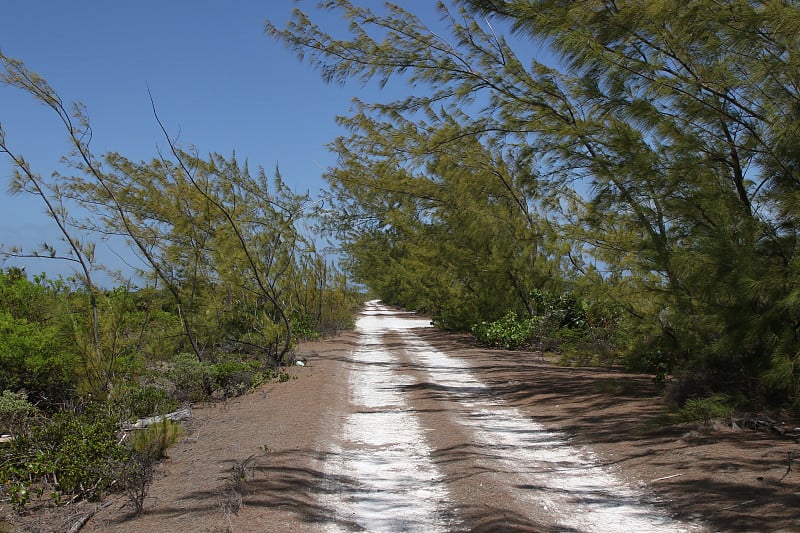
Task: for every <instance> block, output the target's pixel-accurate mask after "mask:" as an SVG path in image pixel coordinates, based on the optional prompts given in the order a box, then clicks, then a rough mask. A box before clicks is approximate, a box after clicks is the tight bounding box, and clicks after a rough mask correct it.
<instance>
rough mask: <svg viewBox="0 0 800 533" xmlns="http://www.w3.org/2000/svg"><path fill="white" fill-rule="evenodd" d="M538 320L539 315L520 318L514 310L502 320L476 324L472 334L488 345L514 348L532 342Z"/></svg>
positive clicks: (508, 348)
mask: <svg viewBox="0 0 800 533" xmlns="http://www.w3.org/2000/svg"><path fill="white" fill-rule="evenodd" d="M538 322H540V320H539V319H538V317H532V318H528V319H524V318H519V317H518V316H517V314H516V313H515V312H513V311H512V312H509V313H508V314H506V316H504V317H503V318H501V319H500V320H496V321H494V322H481V323H480V324H476V325H475V326H473V327H472V334H473V335H475V338H477V339H478V340H479V341H480V342H482V343H483V344H486V345H487V346H494V347H498V348H505V349H506V350H512V349H515V348H519V347H522V346H525V345H528V344H530V342H531V340H532V339H533V336H534V333H535V331H536V326H537V325H538Z"/></svg>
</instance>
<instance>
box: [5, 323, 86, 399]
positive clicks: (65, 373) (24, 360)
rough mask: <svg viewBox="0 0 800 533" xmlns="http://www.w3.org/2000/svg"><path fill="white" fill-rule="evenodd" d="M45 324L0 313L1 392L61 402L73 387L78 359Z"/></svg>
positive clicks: (51, 328)
mask: <svg viewBox="0 0 800 533" xmlns="http://www.w3.org/2000/svg"><path fill="white" fill-rule="evenodd" d="M70 348H71V347H70V346H69V345H67V346H66V347H65V346H63V345H62V344H61V343H60V342H59V340H58V331H57V329H56V328H53V327H52V326H48V325H47V324H37V323H31V322H28V321H27V320H26V319H24V318H14V317H12V316H11V315H10V314H8V313H7V312H5V311H2V310H0V390H12V391H15V390H21V389H24V390H26V391H27V392H28V394H29V396H30V397H31V398H35V399H36V400H39V399H42V400H45V401H48V402H56V401H58V400H63V399H64V398H65V397H67V396H68V395H69V393H70V389H72V388H73V387H74V386H75V382H74V381H73V380H74V378H75V376H74V373H73V369H74V368H75V366H77V360H76V359H77V358H76V357H75V355H74V354H73V353H70Z"/></svg>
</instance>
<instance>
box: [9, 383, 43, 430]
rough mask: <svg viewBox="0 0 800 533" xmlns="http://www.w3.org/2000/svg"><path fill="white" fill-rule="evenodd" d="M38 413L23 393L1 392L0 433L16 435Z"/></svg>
mask: <svg viewBox="0 0 800 533" xmlns="http://www.w3.org/2000/svg"><path fill="white" fill-rule="evenodd" d="M38 412H39V410H38V409H37V408H36V406H34V405H33V404H32V403H30V402H29V401H28V395H27V394H25V393H24V392H11V391H9V390H5V391H3V394H0V433H5V432H10V433H12V434H14V433H18V432H19V431H20V430H23V429H24V428H25V427H26V426H27V421H29V420H30V419H31V418H33V417H34V416H35V415H36V414H37V413H38Z"/></svg>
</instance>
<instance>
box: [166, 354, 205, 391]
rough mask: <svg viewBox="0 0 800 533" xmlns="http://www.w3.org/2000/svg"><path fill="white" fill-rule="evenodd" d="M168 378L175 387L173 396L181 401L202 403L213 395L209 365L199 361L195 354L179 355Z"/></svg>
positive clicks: (167, 373) (170, 369)
mask: <svg viewBox="0 0 800 533" xmlns="http://www.w3.org/2000/svg"><path fill="white" fill-rule="evenodd" d="M166 377H167V379H169V381H170V383H172V385H173V386H174V388H175V390H174V392H173V395H174V396H175V397H176V398H177V399H178V400H179V401H182V402H184V401H189V402H194V401H201V400H204V399H207V398H208V397H209V395H210V394H211V390H210V384H209V380H208V364H206V363H203V362H201V361H198V360H197V358H196V357H195V356H194V354H190V353H180V354H178V355H177V356H176V357H175V359H174V361H173V362H172V364H171V366H170V368H169V370H167V372H166Z"/></svg>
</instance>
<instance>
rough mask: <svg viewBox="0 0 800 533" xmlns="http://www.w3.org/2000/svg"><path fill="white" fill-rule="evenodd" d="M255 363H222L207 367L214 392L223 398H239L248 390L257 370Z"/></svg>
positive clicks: (257, 364) (256, 363)
mask: <svg viewBox="0 0 800 533" xmlns="http://www.w3.org/2000/svg"><path fill="white" fill-rule="evenodd" d="M258 366H259V363H258V362H257V361H223V362H220V363H216V364H213V365H210V366H209V367H208V370H209V373H210V375H211V379H212V381H213V383H214V388H215V390H220V391H222V392H223V394H224V396H225V397H226V398H227V397H232V396H239V395H241V394H244V393H245V392H247V391H248V390H250V388H251V386H252V385H253V382H254V376H255V374H256V372H257V370H258Z"/></svg>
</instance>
